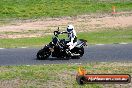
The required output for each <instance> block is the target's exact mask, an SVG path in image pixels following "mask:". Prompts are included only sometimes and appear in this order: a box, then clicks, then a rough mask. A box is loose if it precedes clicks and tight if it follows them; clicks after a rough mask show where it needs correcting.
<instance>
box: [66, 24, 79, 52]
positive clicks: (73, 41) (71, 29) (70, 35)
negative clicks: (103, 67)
mask: <svg viewBox="0 0 132 88" xmlns="http://www.w3.org/2000/svg"><path fill="white" fill-rule="evenodd" d="M67 33H68V38H69V43H67V45H69V49H70V50H71V49H73V48H74V47H75V46H76V45H77V35H76V31H75V30H74V26H73V25H68V27H67Z"/></svg>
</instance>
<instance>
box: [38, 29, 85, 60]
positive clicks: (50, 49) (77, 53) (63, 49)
mask: <svg viewBox="0 0 132 88" xmlns="http://www.w3.org/2000/svg"><path fill="white" fill-rule="evenodd" d="M59 34H60V32H59V27H58V30H57V31H54V37H52V41H51V42H50V43H49V44H47V45H45V46H44V47H43V48H42V49H41V50H39V51H38V53H37V55H36V56H37V59H39V60H45V59H47V58H48V57H49V56H52V57H57V58H80V57H82V56H83V54H84V46H87V44H86V42H87V41H86V40H84V39H78V40H77V45H76V46H75V47H74V48H73V49H72V50H69V48H68V47H69V46H68V45H66V44H67V43H68V41H67V40H66V39H59V37H58V36H59ZM69 52H70V53H69Z"/></svg>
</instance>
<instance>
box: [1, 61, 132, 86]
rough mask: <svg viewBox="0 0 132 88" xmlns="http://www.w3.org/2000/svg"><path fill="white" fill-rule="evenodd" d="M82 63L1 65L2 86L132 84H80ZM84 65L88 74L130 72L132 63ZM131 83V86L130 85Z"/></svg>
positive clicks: (131, 71)
mask: <svg viewBox="0 0 132 88" xmlns="http://www.w3.org/2000/svg"><path fill="white" fill-rule="evenodd" d="M79 66H80V65H77V64H54V65H31V66H28V65H27V66H26V65H21V66H0V87H1V88H5V87H9V88H42V87H43V88H47V87H48V88H103V86H105V87H107V88H113V87H114V88H118V87H122V88H124V87H125V88H127V87H130V86H132V85H131V83H130V84H125V85H120V84H88V85H84V86H80V85H78V84H77V82H76V80H75V77H76V73H77V70H78V67H79ZM81 66H83V67H84V68H85V69H86V70H87V72H88V74H130V75H132V69H131V68H132V64H131V63H119V62H118V63H117V62H112V63H111V62H109V63H108V62H94V63H93V62H91V63H85V64H83V65H81ZM129 85H130V86H129Z"/></svg>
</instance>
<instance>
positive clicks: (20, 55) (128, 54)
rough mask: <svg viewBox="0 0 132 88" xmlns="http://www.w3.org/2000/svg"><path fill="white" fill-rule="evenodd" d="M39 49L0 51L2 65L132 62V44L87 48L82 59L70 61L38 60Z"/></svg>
mask: <svg viewBox="0 0 132 88" xmlns="http://www.w3.org/2000/svg"><path fill="white" fill-rule="evenodd" d="M39 49H40V48H39ZM39 49H38V48H15V49H0V65H23V64H24V65H25V64H26V65H31V64H62V63H87V62H95V61H99V62H109V61H125V62H129V61H132V44H111V45H90V46H88V47H85V54H84V56H83V57H82V58H81V59H70V60H59V59H58V58H49V60H36V53H37V51H38V50H39Z"/></svg>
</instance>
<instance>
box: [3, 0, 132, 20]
mask: <svg viewBox="0 0 132 88" xmlns="http://www.w3.org/2000/svg"><path fill="white" fill-rule="evenodd" d="M113 5H114V6H116V7H117V11H130V10H132V1H131V0H116V1H115V0H104V1H102V0H0V19H5V18H17V19H19V18H22V19H27V18H40V17H60V16H75V15H78V14H85V13H103V12H112V11H111V8H112V6H113Z"/></svg>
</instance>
